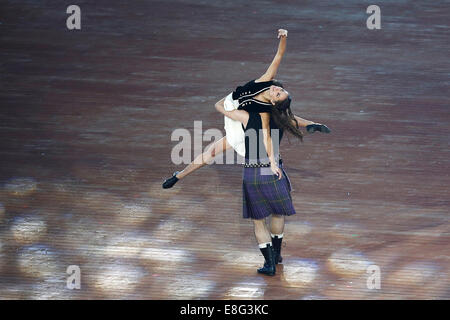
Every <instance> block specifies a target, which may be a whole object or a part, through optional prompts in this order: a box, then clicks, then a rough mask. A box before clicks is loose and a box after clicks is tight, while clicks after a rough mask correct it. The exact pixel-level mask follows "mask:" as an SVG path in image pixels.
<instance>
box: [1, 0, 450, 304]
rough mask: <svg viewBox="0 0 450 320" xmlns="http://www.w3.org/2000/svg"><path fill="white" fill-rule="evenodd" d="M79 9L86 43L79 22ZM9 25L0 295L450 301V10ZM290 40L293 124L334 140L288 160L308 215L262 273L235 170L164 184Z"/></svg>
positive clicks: (287, 71) (43, 10) (283, 70)
mask: <svg viewBox="0 0 450 320" xmlns="http://www.w3.org/2000/svg"><path fill="white" fill-rule="evenodd" d="M71 4H76V5H78V6H79V7H80V9H81V30H69V29H68V28H67V26H66V20H67V18H68V17H69V16H70V14H67V13H66V9H67V7H68V6H69V5H71ZM371 4H376V5H378V6H379V7H380V9H381V29H379V30H369V29H368V28H367V26H366V20H367V18H368V17H369V16H370V15H369V14H367V13H366V9H367V7H368V6H369V5H371ZM0 12H1V13H2V14H1V17H0V43H1V48H2V49H1V51H0V55H1V59H0V81H1V85H0V108H1V109H0V299H449V298H450V290H449V288H450V283H449V281H450V279H449V268H450V261H449V255H448V253H449V249H450V248H449V244H450V234H449V229H450V224H449V203H450V202H449V199H450V192H449V188H448V186H449V185H450V178H449V158H450V148H449V141H450V139H449V138H450V135H449V129H448V126H449V124H450V114H449V102H450V101H449V100H450V99H449V90H448V88H449V74H450V63H449V56H448V52H449V51H450V41H449V23H448V17H449V14H450V2H449V1H377V2H376V3H372V1H356V0H346V1H289V0H283V1H281V0H280V1H258V2H255V1H247V0H241V1H216V0H208V1H194V0H174V1H110V0H109V1H106V0H100V1H81V0H80V1H77V2H76V3H72V2H71V3H69V2H67V3H65V2H64V1H63V2H61V1H45V0H43V1H31V0H28V1H9V0H4V1H2V2H1V4H0ZM279 28H284V29H287V30H288V31H289V33H288V45H287V52H286V54H285V56H284V60H283V62H282V64H281V66H280V69H279V71H278V75H277V79H279V80H281V81H282V82H283V83H284V85H285V87H286V89H287V90H288V91H289V92H290V93H291V95H292V98H293V103H292V109H293V111H294V113H295V114H297V115H299V116H300V117H303V118H306V119H309V120H313V121H316V122H320V123H324V124H326V125H327V126H328V127H330V128H331V130H332V134H330V135H324V134H320V133H315V134H314V135H310V136H307V137H305V139H304V142H303V143H300V142H297V141H296V140H295V139H294V138H291V139H290V141H288V139H284V141H283V143H282V145H281V153H282V155H283V159H284V163H285V168H286V171H287V173H288V174H289V176H290V179H291V182H292V185H293V189H294V190H293V192H292V196H293V202H294V206H295V208H296V210H297V214H296V215H295V216H292V217H290V218H288V219H287V225H286V229H285V238H284V239H285V240H284V245H283V252H282V255H283V257H284V262H283V265H280V266H279V267H278V272H277V275H276V276H275V277H264V276H262V275H258V274H257V273H256V268H257V267H259V266H260V265H261V264H262V263H263V257H262V255H261V254H260V251H259V249H258V247H257V244H256V240H255V239H254V234H253V227H252V223H251V221H247V220H244V219H242V191H241V183H242V182H241V179H242V177H241V175H242V168H241V167H240V166H239V165H238V164H235V165H212V166H208V167H205V168H203V169H201V170H200V171H197V172H196V173H194V174H193V175H191V176H189V177H187V178H186V179H185V180H183V181H181V182H179V183H178V184H177V185H175V187H174V188H172V189H170V190H163V189H162V188H161V184H162V182H163V180H164V179H165V178H167V177H169V176H170V175H171V174H172V173H173V171H175V170H180V169H182V167H183V166H182V165H175V164H173V163H172V161H171V151H172V148H173V147H174V146H175V145H176V144H177V143H178V142H177V141H171V134H172V132H173V131H174V130H175V129H177V128H185V129H187V130H189V131H190V132H191V133H192V134H193V128H194V121H202V126H203V130H207V129H211V128H218V129H220V130H222V132H223V117H222V116H220V115H219V114H218V113H217V112H216V111H215V109H214V103H215V102H216V101H218V100H219V99H221V98H222V97H224V96H225V95H226V94H228V93H229V92H231V91H232V90H233V89H234V88H235V87H236V86H238V85H242V84H244V83H246V82H247V81H249V80H251V79H255V78H257V77H259V76H260V75H261V74H262V73H264V72H265V70H266V68H267V67H268V65H269V64H270V62H271V60H272V58H273V56H274V54H275V52H276V48H277V45H278V39H277V37H276V35H277V30H278V29H279ZM207 144H208V142H207V141H206V142H204V145H203V148H204V147H206V146H207ZM192 149H193V145H192ZM70 265H77V266H79V267H80V270H81V288H80V289H79V290H77V289H75V290H70V289H68V288H67V286H66V282H67V278H68V277H69V275H68V274H67V272H66V270H67V268H68V266H70ZM373 265H375V266H378V267H379V270H380V272H381V273H380V275H381V278H380V280H381V281H380V283H381V288H380V289H369V288H368V286H367V279H368V277H369V276H370V274H369V273H367V270H368V267H369V266H373Z"/></svg>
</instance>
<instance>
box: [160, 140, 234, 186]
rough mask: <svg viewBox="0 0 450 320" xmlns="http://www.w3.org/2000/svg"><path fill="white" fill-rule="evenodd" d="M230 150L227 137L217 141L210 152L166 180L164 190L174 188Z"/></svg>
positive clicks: (201, 155)
mask: <svg viewBox="0 0 450 320" xmlns="http://www.w3.org/2000/svg"><path fill="white" fill-rule="evenodd" d="M229 148H231V145H230V144H229V143H228V141H227V137H223V138H222V139H220V140H218V141H216V142H215V143H214V144H212V145H211V146H210V147H209V148H208V150H206V151H205V152H203V153H202V154H200V155H198V156H197V157H196V158H195V159H194V161H192V162H191V163H190V164H188V165H187V166H186V168H184V170H183V171H181V172H175V173H174V175H173V176H172V177H170V178H168V179H166V180H165V181H164V183H163V188H164V189H168V188H172V187H173V185H174V184H175V183H177V181H178V180H180V179H183V178H184V177H186V176H187V175H189V174H191V173H192V172H194V171H195V170H197V169H200V168H201V167H203V166H205V165H206V164H209V163H210V162H211V161H212V160H213V159H214V157H215V156H217V155H219V154H221V153H222V152H224V151H225V150H227V149H229Z"/></svg>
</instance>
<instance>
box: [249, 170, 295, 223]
mask: <svg viewBox="0 0 450 320" xmlns="http://www.w3.org/2000/svg"><path fill="white" fill-rule="evenodd" d="M279 168H280V169H281V170H282V171H283V178H281V180H278V177H277V176H276V175H274V174H273V173H272V171H271V170H270V167H262V168H244V173H243V181H242V196H243V217H244V219H248V218H250V219H263V218H266V217H268V216H270V215H271V214H275V215H285V216H290V215H293V214H295V213H296V212H295V209H294V206H293V205H292V198H291V190H292V189H291V183H290V181H289V177H288V175H287V174H286V172H285V171H284V169H283V166H282V165H281V164H280V166H279Z"/></svg>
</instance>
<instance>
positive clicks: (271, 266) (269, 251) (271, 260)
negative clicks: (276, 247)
mask: <svg viewBox="0 0 450 320" xmlns="http://www.w3.org/2000/svg"><path fill="white" fill-rule="evenodd" d="M260 250H261V253H262V254H263V256H264V259H265V260H266V263H264V267H262V268H259V269H258V273H263V274H266V275H268V276H273V275H275V252H274V251H273V247H272V246H271V245H270V244H268V245H267V247H265V248H260Z"/></svg>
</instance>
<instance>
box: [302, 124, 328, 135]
mask: <svg viewBox="0 0 450 320" xmlns="http://www.w3.org/2000/svg"><path fill="white" fill-rule="evenodd" d="M306 131H308V133H314V132H316V131H320V132H322V133H330V132H331V130H330V129H329V128H328V127H327V126H326V125H324V124H320V123H313V124H308V125H307V126H306Z"/></svg>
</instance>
